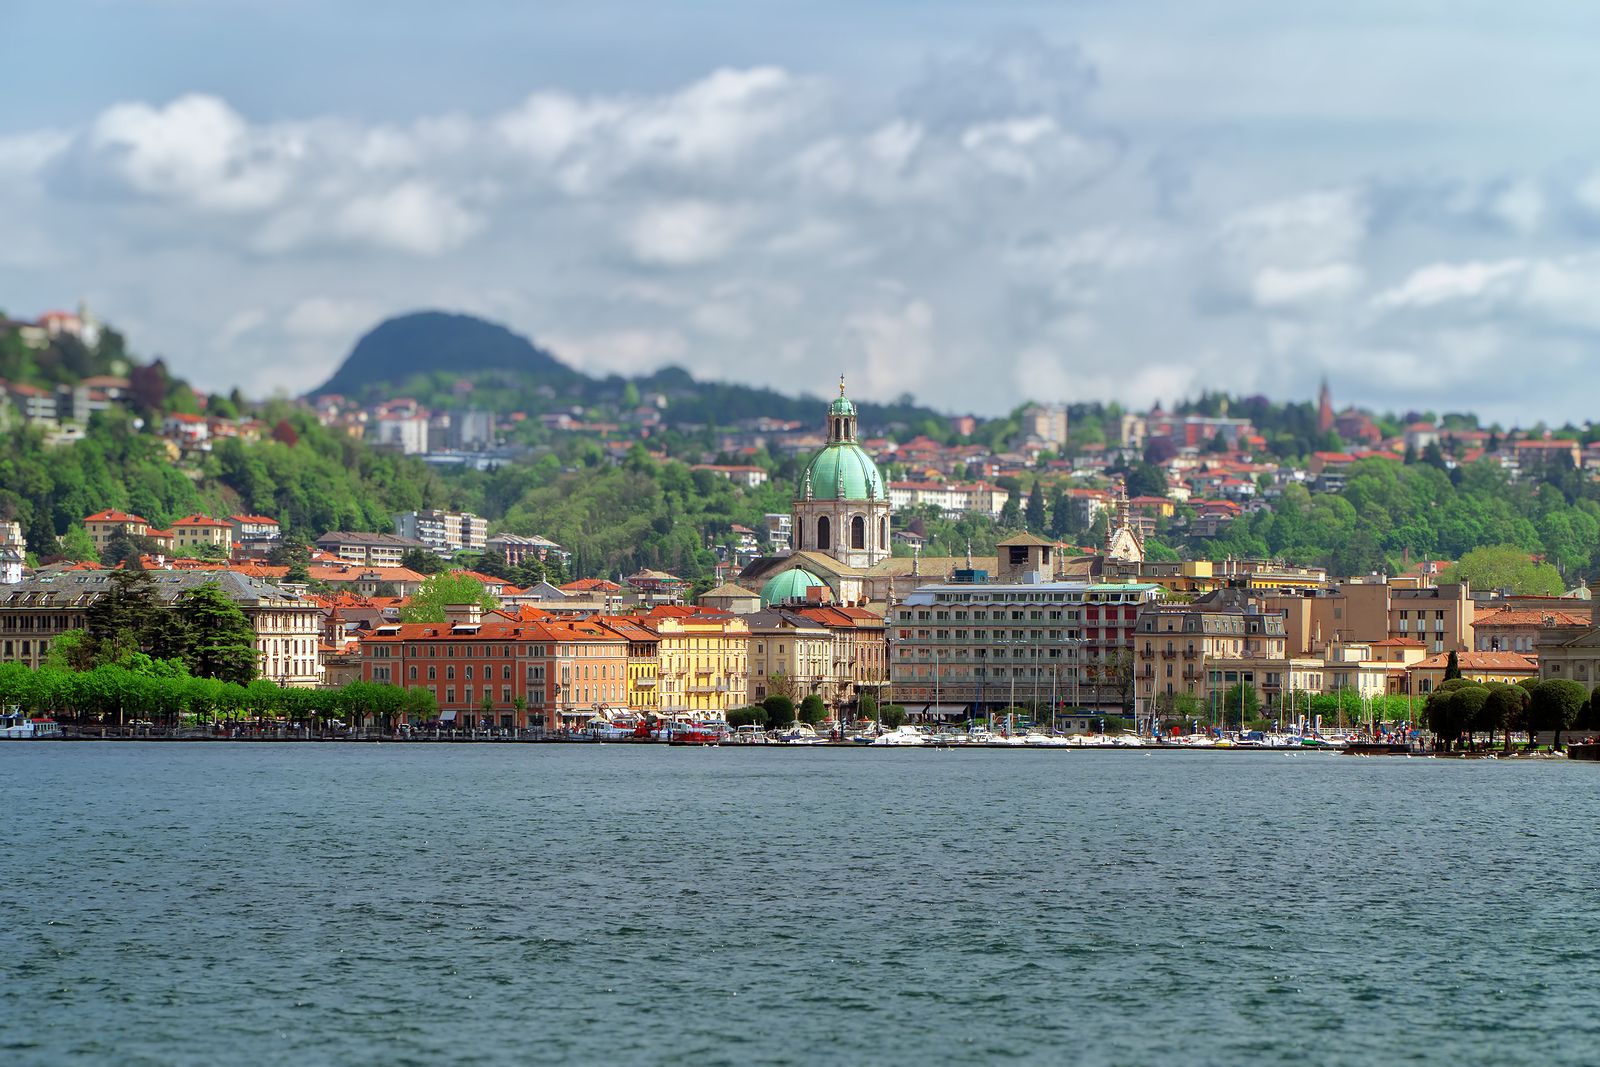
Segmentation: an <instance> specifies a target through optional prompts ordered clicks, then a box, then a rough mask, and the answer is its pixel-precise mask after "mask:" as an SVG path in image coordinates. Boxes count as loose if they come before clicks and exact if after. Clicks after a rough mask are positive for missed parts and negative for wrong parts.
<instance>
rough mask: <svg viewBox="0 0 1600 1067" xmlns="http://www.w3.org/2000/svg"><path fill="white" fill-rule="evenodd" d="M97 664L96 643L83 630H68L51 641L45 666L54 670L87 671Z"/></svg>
mask: <svg viewBox="0 0 1600 1067" xmlns="http://www.w3.org/2000/svg"><path fill="white" fill-rule="evenodd" d="M94 665H95V643H94V641H93V640H92V639H91V638H90V637H89V635H88V633H87V632H85V631H83V630H68V631H67V632H65V633H63V634H59V635H58V636H57V637H56V639H55V640H54V641H51V642H50V651H49V653H48V654H46V656H45V660H44V666H45V667H46V668H48V669H49V670H53V671H87V670H91V669H93V667H94Z"/></svg>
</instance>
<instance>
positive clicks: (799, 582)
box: [761, 569, 828, 608]
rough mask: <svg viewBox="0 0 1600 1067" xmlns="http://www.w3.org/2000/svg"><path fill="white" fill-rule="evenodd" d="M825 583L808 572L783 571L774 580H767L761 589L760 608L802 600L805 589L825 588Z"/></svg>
mask: <svg viewBox="0 0 1600 1067" xmlns="http://www.w3.org/2000/svg"><path fill="white" fill-rule="evenodd" d="M827 584H828V583H827V582H825V581H823V580H822V579H821V578H818V577H817V576H816V575H815V574H812V573H811V572H810V571H803V570H799V569H795V570H788V571H784V572H783V573H782V574H780V575H778V576H777V577H775V578H772V579H770V580H768V582H767V584H765V585H763V586H762V587H761V606H762V607H764V608H770V607H772V605H774V604H786V603H788V602H789V601H791V600H804V599H805V598H806V590H807V589H815V588H817V587H818V586H823V587H826V586H827Z"/></svg>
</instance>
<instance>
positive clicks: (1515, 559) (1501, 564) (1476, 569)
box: [1440, 545, 1563, 596]
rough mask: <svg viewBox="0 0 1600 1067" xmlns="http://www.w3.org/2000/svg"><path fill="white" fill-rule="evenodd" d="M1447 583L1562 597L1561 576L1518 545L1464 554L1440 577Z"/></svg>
mask: <svg viewBox="0 0 1600 1067" xmlns="http://www.w3.org/2000/svg"><path fill="white" fill-rule="evenodd" d="M1440 579H1441V580H1442V581H1446V582H1470V583H1471V585H1472V588H1474V589H1482V590H1485V591H1487V590H1491V589H1510V590H1511V591H1512V592H1513V593H1517V594H1520V595H1524V596H1529V595H1531V596H1560V595H1561V593H1562V591H1563V584H1562V581H1561V574H1560V572H1559V571H1557V570H1556V569H1555V568H1554V567H1552V566H1551V565H1550V564H1548V563H1535V562H1534V560H1533V557H1532V556H1531V555H1530V554H1529V553H1528V551H1527V550H1526V549H1522V548H1518V547H1517V546H1516V545H1489V546H1486V547H1484V548H1475V549H1473V550H1472V551H1470V552H1468V553H1466V554H1465V555H1463V556H1462V557H1461V558H1460V559H1459V560H1457V561H1456V562H1455V563H1454V564H1452V565H1451V566H1450V567H1447V568H1446V569H1445V572H1444V574H1442V575H1441V576H1440Z"/></svg>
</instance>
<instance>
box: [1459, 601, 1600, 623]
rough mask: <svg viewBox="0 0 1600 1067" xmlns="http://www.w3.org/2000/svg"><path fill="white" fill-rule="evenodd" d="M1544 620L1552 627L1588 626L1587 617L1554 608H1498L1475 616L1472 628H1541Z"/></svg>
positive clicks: (1588, 620)
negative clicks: (1547, 620) (1546, 609)
mask: <svg viewBox="0 0 1600 1067" xmlns="http://www.w3.org/2000/svg"><path fill="white" fill-rule="evenodd" d="M1552 599H1554V598H1552ZM1546 619H1549V620H1550V625H1553V626H1588V625H1590V619H1589V616H1588V615H1579V614H1576V613H1575V612H1571V611H1560V610H1557V609H1555V608H1551V609H1550V610H1548V611H1544V610H1538V609H1533V608H1528V609H1522V608H1498V609H1495V610H1491V611H1486V612H1484V613H1483V614H1481V615H1479V616H1477V618H1475V619H1474V620H1473V622H1472V625H1473V627H1474V628H1477V627H1480V626H1543V625H1545V620H1546Z"/></svg>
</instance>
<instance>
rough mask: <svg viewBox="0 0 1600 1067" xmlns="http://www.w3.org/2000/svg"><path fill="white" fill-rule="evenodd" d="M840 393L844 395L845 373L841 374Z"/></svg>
mask: <svg viewBox="0 0 1600 1067" xmlns="http://www.w3.org/2000/svg"><path fill="white" fill-rule="evenodd" d="M839 395H840V396H844V375H842V374H841V375H839Z"/></svg>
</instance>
